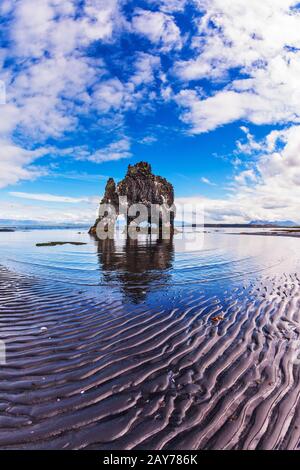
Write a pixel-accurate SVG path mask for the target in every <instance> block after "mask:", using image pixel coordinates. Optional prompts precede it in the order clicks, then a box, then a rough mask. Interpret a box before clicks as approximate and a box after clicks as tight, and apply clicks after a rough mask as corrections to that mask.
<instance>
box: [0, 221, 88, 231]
mask: <svg viewBox="0 0 300 470" xmlns="http://www.w3.org/2000/svg"><path fill="white" fill-rule="evenodd" d="M88 226H89V224H76V223H74V224H72V223H55V222H53V223H51V222H40V221H36V220H14V219H0V227H11V228H35V229H38V228H86V227H88Z"/></svg>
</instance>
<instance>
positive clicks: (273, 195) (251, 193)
mask: <svg viewBox="0 0 300 470" xmlns="http://www.w3.org/2000/svg"><path fill="white" fill-rule="evenodd" d="M253 143H254V142H253ZM258 147H260V149H261V150H260V153H259V155H258V154H257V148H258ZM253 152H254V155H255V159H254V161H252V160H249V161H248V162H247V166H248V168H247V169H243V170H241V171H240V172H239V173H237V174H236V176H235V178H234V182H233V183H232V185H231V188H230V189H231V192H230V193H229V194H228V195H227V196H226V198H224V199H209V198H203V197H200V196H199V197H194V198H180V199H179V202H180V203H184V202H186V203H187V202H189V203H193V204H203V205H204V208H205V220H206V222H223V223H242V222H247V221H248V222H250V221H251V220H287V219H289V220H293V221H295V222H296V223H300V215H299V210H298V208H299V200H300V125H299V126H298V125H295V126H291V127H289V128H288V129H284V130H282V131H277V130H276V131H271V132H270V133H269V134H268V135H267V136H266V137H265V138H264V139H262V140H261V141H259V142H256V145H254V150H253Z"/></svg>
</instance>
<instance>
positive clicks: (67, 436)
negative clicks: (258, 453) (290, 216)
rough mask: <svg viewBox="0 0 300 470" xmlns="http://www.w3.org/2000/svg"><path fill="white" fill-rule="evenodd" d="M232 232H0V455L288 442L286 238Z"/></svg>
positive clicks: (298, 415)
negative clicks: (2, 360) (159, 235)
mask: <svg viewBox="0 0 300 470" xmlns="http://www.w3.org/2000/svg"><path fill="white" fill-rule="evenodd" d="M238 231H239V230H236V231H235V233H232V232H234V231H233V230H227V231H221V230H220V231H211V232H210V233H201V232H200V230H199V231H198V233H197V234H193V235H190V236H191V237H192V236H193V240H189V242H188V243H187V242H186V241H183V240H182V234H180V233H179V234H177V235H176V236H175V237H174V238H173V240H171V241H170V240H168V241H163V240H157V239H155V237H153V239H152V240H150V239H149V237H146V236H140V239H139V240H138V241H132V240H130V241H129V240H126V239H125V237H124V236H120V238H118V239H116V240H114V241H104V242H95V241H94V240H93V239H91V238H90V237H89V236H88V235H87V234H85V233H78V231H73V230H57V231H54V230H51V231H47V230H40V231H33V232H30V231H26V232H21V231H17V232H14V233H1V234H0V255H1V265H2V268H1V270H0V278H1V287H0V328H1V330H0V339H2V340H4V341H5V345H6V355H7V357H6V364H5V365H4V366H1V373H0V447H2V448H71V449H73V448H76V449H78V448H98V449H102V448H105V449H113V448H116V449H129V448H149V449H160V448H170V449H172V448H173V449H175V448H185V449H189V448H193V449H194V448H297V446H298V442H299V440H300V422H299V420H300V408H299V407H298V400H299V396H300V385H299V383H300V382H299V367H298V363H297V361H295V360H294V359H293V355H292V353H293V351H294V348H295V341H297V340H298V337H299V334H300V324H299V308H298V307H299V298H300V297H299V292H300V290H299V283H300V281H299V279H298V275H297V273H298V272H299V259H300V256H299V243H300V240H298V239H295V238H287V237H262V236H253V235H249V236H247V235H239V234H238ZM48 241H80V242H85V243H87V244H86V245H82V246H73V245H64V246H56V247H36V246H35V245H36V243H40V242H48ZM218 317H219V320H218Z"/></svg>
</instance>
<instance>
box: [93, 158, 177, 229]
mask: <svg viewBox="0 0 300 470" xmlns="http://www.w3.org/2000/svg"><path fill="white" fill-rule="evenodd" d="M124 197H126V198H127V206H126V207H125V208H124V206H122V204H120V201H122V200H123V199H122V198H124ZM120 198H121V199H120ZM104 204H109V205H110V206H111V207H113V208H114V211H115V214H116V217H117V216H118V215H119V214H120V213H127V209H128V208H129V207H130V206H132V205H133V204H143V205H144V206H145V207H146V208H147V215H146V217H145V219H144V221H145V222H148V224H151V223H153V222H155V221H156V220H158V221H159V227H160V228H161V226H162V224H163V221H164V220H166V219H164V218H163V216H162V214H163V213H164V212H169V214H168V215H169V217H170V225H171V228H172V229H173V226H174V218H175V207H174V189H173V186H172V184H171V183H169V182H168V181H167V180H166V179H165V178H162V177H161V176H156V175H154V174H153V173H152V170H151V166H150V165H149V163H146V162H140V163H137V164H136V165H129V166H128V170H127V174H126V176H125V178H124V179H123V180H122V181H120V182H119V183H118V184H117V185H116V183H115V181H114V180H113V178H109V180H108V181H107V184H106V188H105V194H104V197H103V198H102V200H101V202H100V207H101V205H102V206H103V208H104ZM153 205H157V206H159V209H157V213H156V212H155V211H154V209H153ZM151 208H152V211H151ZM109 215H110V214H109V213H107V212H105V214H104V215H102V216H100V217H98V219H97V220H96V222H95V224H94V225H93V227H91V229H90V231H89V233H90V234H92V235H96V227H97V224H98V223H99V222H101V220H103V218H104V217H105V216H109ZM139 215H140V214H139V213H137V214H135V215H132V214H131V215H130V216H128V215H127V224H128V225H129V224H130V223H131V222H132V221H133V220H135V219H136V217H137V216H139ZM154 215H155V217H154V218H155V220H154V221H153V220H152V218H153V216H154ZM140 222H141V221H140Z"/></svg>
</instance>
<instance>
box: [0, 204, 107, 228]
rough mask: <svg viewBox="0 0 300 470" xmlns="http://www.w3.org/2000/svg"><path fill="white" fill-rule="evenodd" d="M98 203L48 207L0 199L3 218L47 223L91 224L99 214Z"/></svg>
mask: <svg viewBox="0 0 300 470" xmlns="http://www.w3.org/2000/svg"><path fill="white" fill-rule="evenodd" d="M97 209H98V204H92V203H91V204H89V205H87V204H83V205H80V204H77V205H69V206H68V207H65V206H64V205H63V204H59V205H57V206H55V207H52V208H51V207H47V206H46V205H45V204H43V205H36V204H34V205H33V204H26V203H14V202H6V201H0V213H1V218H2V219H11V220H15V221H21V220H35V221H38V222H45V223H64V224H65V223H80V224H87V225H90V224H91V223H93V222H94V221H95V218H96V216H97Z"/></svg>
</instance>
